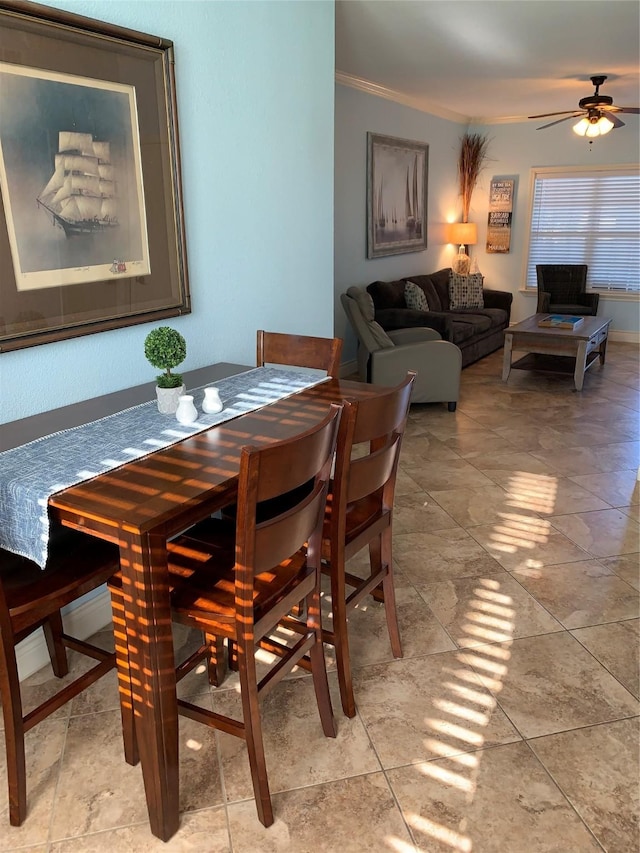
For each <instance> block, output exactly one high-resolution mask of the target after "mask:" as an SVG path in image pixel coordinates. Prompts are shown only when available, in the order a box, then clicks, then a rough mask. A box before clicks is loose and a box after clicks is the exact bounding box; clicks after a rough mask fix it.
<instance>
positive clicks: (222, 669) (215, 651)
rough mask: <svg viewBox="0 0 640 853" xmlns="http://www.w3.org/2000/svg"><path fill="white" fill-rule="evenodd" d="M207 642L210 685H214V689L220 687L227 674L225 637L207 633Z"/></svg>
mask: <svg viewBox="0 0 640 853" xmlns="http://www.w3.org/2000/svg"><path fill="white" fill-rule="evenodd" d="M205 642H206V643H207V646H208V647H209V655H208V657H207V670H208V674H209V684H212V685H213V686H214V687H220V685H221V684H222V682H223V681H224V679H225V675H226V674H227V667H226V663H225V659H224V637H219V636H217V635H215V634H207V633H205Z"/></svg>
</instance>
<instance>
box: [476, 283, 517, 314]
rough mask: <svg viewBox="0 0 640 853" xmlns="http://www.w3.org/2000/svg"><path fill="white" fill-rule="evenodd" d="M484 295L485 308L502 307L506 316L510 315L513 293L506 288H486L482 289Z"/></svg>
mask: <svg viewBox="0 0 640 853" xmlns="http://www.w3.org/2000/svg"><path fill="white" fill-rule="evenodd" d="M482 293H483V297H484V307H485V308H502V310H503V311H506V312H507V318H508V319H509V318H510V317H511V303H512V302H513V293H510V292H509V291H508V290H486V289H483V291H482Z"/></svg>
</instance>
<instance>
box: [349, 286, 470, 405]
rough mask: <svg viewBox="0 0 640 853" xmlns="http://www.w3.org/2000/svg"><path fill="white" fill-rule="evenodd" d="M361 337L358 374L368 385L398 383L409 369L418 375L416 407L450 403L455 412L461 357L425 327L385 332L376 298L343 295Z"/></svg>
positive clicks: (359, 291)
mask: <svg viewBox="0 0 640 853" xmlns="http://www.w3.org/2000/svg"><path fill="white" fill-rule="evenodd" d="M340 300H341V302H342V306H343V308H344V310H345V313H346V315H347V317H348V319H349V322H350V324H351V326H352V328H353V330H354V332H355V333H356V335H357V337H358V373H359V375H360V378H361V379H362V381H363V382H373V383H374V384H375V385H398V384H399V383H400V382H401V381H402V379H403V378H404V377H405V376H406V374H407V370H415V371H416V373H417V376H416V379H415V382H414V384H413V394H412V396H411V402H412V403H447V404H448V408H449V411H450V412H454V411H455V409H456V404H457V402H458V398H459V396H460V372H461V370H462V353H461V352H460V349H459V348H458V347H457V346H456V345H455V344H452V343H450V342H449V341H443V340H442V338H441V337H440V335H439V334H438V332H436V331H435V330H434V329H428V328H426V327H413V328H411V329H396V330H394V331H392V332H385V331H384V329H383V328H382V326H380V325H379V323H376V321H375V320H374V313H375V312H374V307H373V299H372V298H371V296H370V295H369V294H368V293H367V291H366V290H365V289H364V288H361V287H350V288H349V289H348V290H347V292H346V293H343V294H342V295H341V296H340Z"/></svg>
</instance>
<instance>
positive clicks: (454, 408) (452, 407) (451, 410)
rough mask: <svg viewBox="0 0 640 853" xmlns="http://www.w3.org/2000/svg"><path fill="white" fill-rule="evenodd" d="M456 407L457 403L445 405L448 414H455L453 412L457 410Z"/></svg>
mask: <svg viewBox="0 0 640 853" xmlns="http://www.w3.org/2000/svg"><path fill="white" fill-rule="evenodd" d="M457 405H458V404H457V403H454V402H450V403H447V409H448V410H449V411H450V412H455V410H456V408H457Z"/></svg>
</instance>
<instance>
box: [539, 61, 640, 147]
mask: <svg viewBox="0 0 640 853" xmlns="http://www.w3.org/2000/svg"><path fill="white" fill-rule="evenodd" d="M606 79H607V77H606V75H605V74H599V75H596V76H594V77H592V78H591V82H592V83H593V85H594V86H595V92H594V93H593V95H587V97H586V98H581V99H580V100H579V101H578V107H579V109H578V110H562V111H561V112H557V113H543V114H542V115H538V116H528V118H550V117H551V116H561V115H563V116H564V118H559V119H556V120H555V121H550V122H549V123H548V124H543V125H542V126H541V127H538V128H536V130H544V129H545V128H546V127H553V125H554V124H560V122H562V121H568V120H569V119H570V118H577V117H578V116H582V119H581V121H579V122H578V123H577V124H575V125H574V127H573V130H574V131H575V133H577V134H578V135H579V136H585V135H586V136H601V135H602V134H604V133H609V131H610V130H613V128H614V127H624V122H623V121H621V120H620V119H619V118H618V116H617V115H616V113H636V114H637V113H640V107H617V106H616V105H615V104H614V103H613V98H612V97H611V96H610V95H601V94H600V86H602V84H603V83H604V81H605V80H606Z"/></svg>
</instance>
